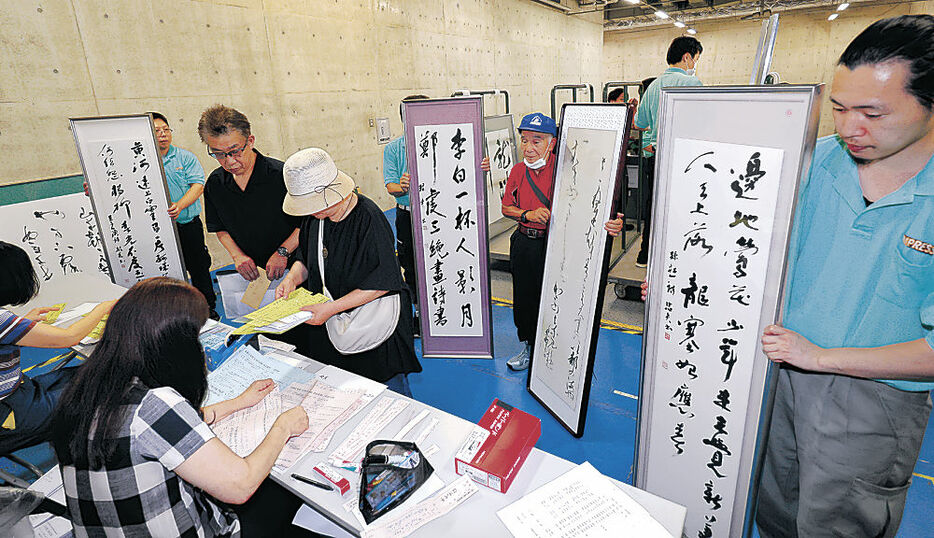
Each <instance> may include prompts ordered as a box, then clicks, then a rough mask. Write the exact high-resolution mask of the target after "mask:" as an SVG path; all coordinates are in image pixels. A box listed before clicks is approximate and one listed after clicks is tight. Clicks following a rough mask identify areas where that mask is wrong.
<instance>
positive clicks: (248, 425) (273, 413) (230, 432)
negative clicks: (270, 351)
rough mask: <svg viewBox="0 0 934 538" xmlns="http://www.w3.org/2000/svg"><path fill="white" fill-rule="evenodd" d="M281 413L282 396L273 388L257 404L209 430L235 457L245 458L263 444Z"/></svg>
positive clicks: (219, 422)
mask: <svg viewBox="0 0 934 538" xmlns="http://www.w3.org/2000/svg"><path fill="white" fill-rule="evenodd" d="M282 411H284V409H283V408H282V395H281V393H280V392H279V389H278V388H274V389H272V391H270V393H269V394H267V395H266V397H265V398H263V399H262V400H260V401H259V403H258V404H256V405H253V406H250V407H247V408H246V409H241V410H239V411H237V412H236V413H232V414H231V415H230V416H228V417H226V418H224V419H222V420H219V421H217V422H215V423H214V424H212V425H211V429H212V430H213V431H214V435H216V436H217V438H218V439H220V440H221V441H223V442H224V444H225V445H227V446H229V447H230V449H231V450H233V451H234V453H235V454H236V455H238V456H240V457H241V458H245V457H247V456H249V455H250V453H251V452H253V451H254V450H256V447H258V446H259V444H260V443H262V442H263V439H265V438H266V434H267V433H269V430H270V429H271V428H272V425H273V423H274V422H275V421H276V419H277V418H279V415H281V414H282Z"/></svg>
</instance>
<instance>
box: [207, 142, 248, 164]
mask: <svg viewBox="0 0 934 538" xmlns="http://www.w3.org/2000/svg"><path fill="white" fill-rule="evenodd" d="M248 145H250V141H249V140H247V141H246V142H244V143H243V145H242V146H240V147H239V148H237V149H234V150H230V151H211V148H208V155H210V156H211V157H214V158H215V159H217V160H218V161H223V160H226V159H227V157H233V158H234V159H239V158H240V155H241V154H242V153H243V150H245V149H246V147H247V146H248Z"/></svg>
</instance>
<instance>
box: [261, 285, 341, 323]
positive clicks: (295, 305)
mask: <svg viewBox="0 0 934 538" xmlns="http://www.w3.org/2000/svg"><path fill="white" fill-rule="evenodd" d="M327 301H328V298H327V297H325V296H324V295H323V294H320V293H311V292H310V291H308V290H306V289H305V288H296V289H295V291H293V292H292V293H290V294H289V296H288V297H283V298H281V299H276V300H275V301H273V302H271V303H269V304H268V305H266V306H264V307H263V308H260V309H259V310H256V311H255V312H251V313H249V314H247V315H246V318H247V319H249V320H251V321H259V322H262V323H261V325H265V324H267V323H272V322H273V321H276V320H280V319H282V318H284V317H286V316H291V315H292V314H295V313H297V312H299V311H300V310H301V309H302V307H303V306H307V305H312V304H319V303H324V302H327Z"/></svg>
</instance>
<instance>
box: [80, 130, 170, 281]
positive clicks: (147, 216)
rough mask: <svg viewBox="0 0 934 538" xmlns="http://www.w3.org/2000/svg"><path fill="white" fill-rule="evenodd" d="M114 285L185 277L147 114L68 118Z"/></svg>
mask: <svg viewBox="0 0 934 538" xmlns="http://www.w3.org/2000/svg"><path fill="white" fill-rule="evenodd" d="M71 130H72V133H73V134H74V136H75V146H76V147H77V149H78V157H79V158H80V160H81V168H82V169H83V170H84V177H85V178H86V180H87V183H88V188H89V191H90V193H91V204H92V206H93V208H94V213H95V216H96V218H97V223H98V227H99V229H100V233H101V239H102V241H103V245H104V254H105V255H106V257H107V261H108V263H109V266H110V277H111V279H112V280H113V282H114V284H119V285H121V286H126V287H130V286H132V285H133V284H135V283H137V282H139V281H140V280H143V279H145V278H149V277H154V276H170V277H174V278H178V279H181V280H187V278H186V275H185V266H184V263H183V262H182V257H181V253H180V250H179V246H178V234H177V232H176V230H175V224H174V223H173V222H172V219H171V218H170V217H169V214H168V209H169V204H171V202H170V201H169V191H168V187H167V186H166V183H165V172H164V171H163V170H162V156H161V155H160V154H159V151H158V149H157V147H156V139H155V135H154V133H153V125H152V116H151V115H150V114H134V115H127V116H104V117H96V118H72V119H71Z"/></svg>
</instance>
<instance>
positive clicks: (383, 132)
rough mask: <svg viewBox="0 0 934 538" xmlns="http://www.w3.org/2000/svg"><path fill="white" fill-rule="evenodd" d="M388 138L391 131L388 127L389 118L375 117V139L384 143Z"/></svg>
mask: <svg viewBox="0 0 934 538" xmlns="http://www.w3.org/2000/svg"><path fill="white" fill-rule="evenodd" d="M390 138H392V133H391V132H390V129H389V118H376V141H377V142H379V143H380V144H385V143H387V142H389V139H390Z"/></svg>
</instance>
